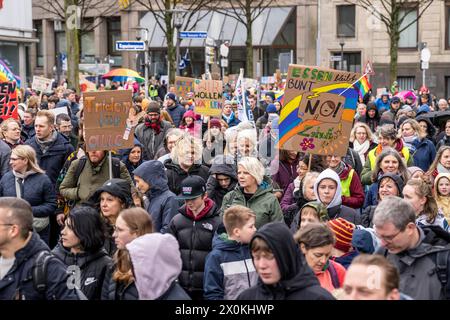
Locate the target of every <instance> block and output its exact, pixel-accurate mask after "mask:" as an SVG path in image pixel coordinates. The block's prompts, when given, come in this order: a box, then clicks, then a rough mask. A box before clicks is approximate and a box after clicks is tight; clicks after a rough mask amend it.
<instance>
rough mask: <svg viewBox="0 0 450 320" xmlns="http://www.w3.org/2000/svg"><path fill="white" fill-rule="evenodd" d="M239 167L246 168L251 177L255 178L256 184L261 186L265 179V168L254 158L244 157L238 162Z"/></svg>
mask: <svg viewBox="0 0 450 320" xmlns="http://www.w3.org/2000/svg"><path fill="white" fill-rule="evenodd" d="M238 166H242V167H244V169H245V170H247V171H248V173H250V175H251V176H252V177H253V178H255V180H256V183H257V184H258V185H260V184H261V183H262V182H263V179H264V172H265V170H264V166H263V165H262V163H261V162H260V161H259V160H258V159H257V158H254V157H242V158H241V160H239V162H238Z"/></svg>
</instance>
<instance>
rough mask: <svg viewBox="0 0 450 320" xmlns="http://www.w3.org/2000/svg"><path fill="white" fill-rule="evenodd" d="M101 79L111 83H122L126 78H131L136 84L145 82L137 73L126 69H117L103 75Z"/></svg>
mask: <svg viewBox="0 0 450 320" xmlns="http://www.w3.org/2000/svg"><path fill="white" fill-rule="evenodd" d="M102 78H103V79H109V80H113V81H122V82H125V81H127V78H133V79H135V80H136V81H137V82H144V81H145V79H144V78H142V77H141V76H140V75H139V73H137V72H136V71H134V70H131V69H126V68H119V69H114V70H111V71H110V72H108V73H107V74H105V75H103V77H102Z"/></svg>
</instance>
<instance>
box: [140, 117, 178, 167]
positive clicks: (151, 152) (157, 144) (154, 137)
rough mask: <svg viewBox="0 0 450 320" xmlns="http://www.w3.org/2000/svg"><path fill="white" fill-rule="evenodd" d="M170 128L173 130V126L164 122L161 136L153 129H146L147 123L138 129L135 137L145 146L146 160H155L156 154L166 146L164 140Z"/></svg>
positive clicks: (144, 157) (162, 122)
mask: <svg viewBox="0 0 450 320" xmlns="http://www.w3.org/2000/svg"><path fill="white" fill-rule="evenodd" d="M170 128H172V125H171V124H170V123H169V122H167V121H164V120H162V121H161V132H160V133H159V134H155V131H153V129H151V128H149V127H146V126H145V123H141V124H140V125H138V126H137V127H136V131H135V133H134V135H135V136H136V139H138V140H139V142H140V143H141V144H142V146H143V149H144V156H143V159H144V160H155V155H156V152H158V150H159V149H160V148H161V147H163V146H164V138H165V137H166V134H167V130H169V129H170Z"/></svg>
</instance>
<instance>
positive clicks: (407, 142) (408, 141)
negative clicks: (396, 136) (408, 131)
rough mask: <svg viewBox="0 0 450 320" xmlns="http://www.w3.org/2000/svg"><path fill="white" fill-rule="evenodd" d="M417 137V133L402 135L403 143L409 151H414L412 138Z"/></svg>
mask: <svg viewBox="0 0 450 320" xmlns="http://www.w3.org/2000/svg"><path fill="white" fill-rule="evenodd" d="M416 139H417V135H416V134H414V135H412V136H409V137H403V142H404V144H405V146H406V147H407V148H408V149H409V150H411V153H414V151H415V149H416V148H415V147H414V145H413V142H414V140H416Z"/></svg>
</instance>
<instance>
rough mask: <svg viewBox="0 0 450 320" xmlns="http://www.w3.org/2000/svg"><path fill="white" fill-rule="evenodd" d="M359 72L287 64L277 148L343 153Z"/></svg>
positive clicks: (353, 109)
mask: <svg viewBox="0 0 450 320" xmlns="http://www.w3.org/2000/svg"><path fill="white" fill-rule="evenodd" d="M359 79H360V74H357V73H352V72H346V71H340V70H333V69H325V68H319V67H311V66H302V65H289V69H288V77H287V81H286V87H285V96H284V102H285V105H284V106H283V108H282V110H281V115H280V125H279V127H280V140H279V147H280V149H285V150H293V151H302V152H308V153H311V154H319V155H338V156H343V155H345V154H346V152H347V149H348V141H349V138H350V131H351V129H352V124H353V117H354V114H355V109H356V105H357V102H358V92H357V91H356V90H355V88H354V87H353V84H354V83H355V82H356V81H357V80H359Z"/></svg>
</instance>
